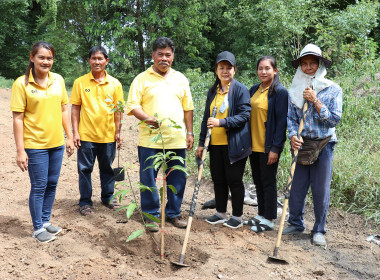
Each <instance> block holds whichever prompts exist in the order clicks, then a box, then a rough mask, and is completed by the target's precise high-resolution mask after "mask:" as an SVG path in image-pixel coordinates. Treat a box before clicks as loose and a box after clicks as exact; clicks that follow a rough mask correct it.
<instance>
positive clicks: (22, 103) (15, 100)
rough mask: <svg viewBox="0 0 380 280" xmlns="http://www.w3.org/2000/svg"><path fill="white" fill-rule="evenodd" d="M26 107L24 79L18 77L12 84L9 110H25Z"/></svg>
mask: <svg viewBox="0 0 380 280" xmlns="http://www.w3.org/2000/svg"><path fill="white" fill-rule="evenodd" d="M25 108H26V89H25V84H24V79H23V78H22V77H20V78H18V79H17V80H16V81H15V82H14V83H13V85H12V96H11V111H13V112H25Z"/></svg>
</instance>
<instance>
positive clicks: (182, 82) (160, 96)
mask: <svg viewBox="0 0 380 280" xmlns="http://www.w3.org/2000/svg"><path fill="white" fill-rule="evenodd" d="M152 59H153V62H154V65H153V66H152V67H150V68H149V69H148V70H146V71H145V72H143V73H140V74H139V75H138V76H137V77H136V78H135V79H134V80H133V83H132V85H131V87H130V90H129V95H128V102H127V113H128V115H134V116H135V117H136V118H137V119H139V120H145V123H142V124H140V127H139V133H140V135H139V144H138V156H139V161H140V181H141V183H142V184H143V185H145V186H148V187H154V188H157V186H156V183H155V178H156V177H157V173H158V170H156V171H155V170H154V169H153V168H148V169H146V167H148V166H150V165H152V162H153V160H152V159H149V160H146V159H147V158H148V157H150V156H153V155H155V154H156V153H158V152H161V151H162V143H161V141H159V142H158V143H154V142H152V141H151V140H150V139H151V138H152V137H154V133H155V132H153V133H152V134H153V135H150V134H149V129H148V127H147V125H151V126H155V127H157V119H156V118H155V117H154V115H155V114H157V115H158V119H164V118H169V119H171V120H173V121H175V122H176V123H177V124H179V125H181V128H180V129H177V128H174V127H171V126H170V125H169V121H165V122H163V127H162V132H163V139H164V145H165V150H166V151H174V152H175V153H176V155H177V156H181V157H183V158H185V157H186V150H188V151H189V150H191V148H192V147H193V142H194V134H193V110H194V105H193V100H192V97H191V93H190V87H189V82H188V80H187V78H186V77H185V76H184V75H183V74H181V73H180V72H178V71H175V70H174V69H172V68H171V65H172V62H173V59H174V43H173V41H172V40H171V39H169V38H166V37H160V38H158V39H157V40H156V41H155V42H154V43H153V52H152ZM156 135H157V134H156ZM168 165H169V169H170V166H174V165H182V166H184V164H182V163H181V162H180V161H178V160H173V161H170V162H169V164H168ZM145 169H146V170H145ZM166 180H167V184H168V185H173V186H174V187H175V188H176V190H177V194H175V193H173V192H172V191H171V190H170V189H168V195H167V196H168V202H167V204H166V210H165V211H166V215H167V218H168V221H169V222H171V223H172V224H173V225H174V226H176V227H180V228H184V227H186V225H187V222H186V221H185V220H184V219H183V218H182V217H181V204H182V199H183V194H184V191H185V185H186V174H185V173H184V172H182V171H179V170H175V171H173V172H171V173H170V174H169V176H168V177H167V178H166ZM141 209H142V211H144V212H146V213H149V214H151V215H153V216H156V217H159V215H160V212H159V209H160V201H159V196H158V194H157V193H156V192H150V191H144V192H141ZM148 222H149V223H152V222H151V221H148ZM148 229H149V230H150V231H158V228H157V227H149V228H148Z"/></svg>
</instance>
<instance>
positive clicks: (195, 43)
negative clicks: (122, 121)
mask: <svg viewBox="0 0 380 280" xmlns="http://www.w3.org/2000/svg"><path fill="white" fill-rule="evenodd" d="M379 7H380V5H379V0H372V1H370V0H361V1H359V0H284V1H280V0H229V1H227V0H212V1H205V0H202V1H201V0H168V1H159V0H84V1H82V0H3V1H2V3H1V5H0V14H1V18H0V51H1V54H2V59H1V65H0V86H1V87H8V88H9V87H10V86H11V83H12V80H13V79H15V78H17V77H18V76H20V75H22V73H23V72H24V71H25V69H26V67H27V64H28V57H29V49H30V47H31V45H32V44H33V43H34V42H36V41H38V40H45V41H48V42H50V43H52V44H53V45H54V47H55V49H56V57H55V62H54V69H53V71H54V72H57V73H60V74H61V75H62V76H63V77H64V78H65V81H66V83H67V85H68V87H70V86H71V85H72V84H73V82H74V80H75V79H76V78H77V77H78V76H80V75H82V74H84V73H86V72H88V71H89V69H90V68H89V66H88V63H87V56H88V50H89V49H90V48H91V47H92V46H94V45H98V44H101V45H103V46H105V47H106V48H107V50H108V51H109V55H110V64H109V67H108V71H109V73H110V74H111V75H113V76H115V77H117V78H118V79H119V80H120V81H121V82H122V83H123V86H124V90H125V92H128V88H129V84H130V83H131V81H132V79H133V78H134V77H135V76H136V75H137V74H138V73H140V72H142V71H144V70H145V69H146V68H147V67H149V66H150V64H151V44H152V42H153V41H154V40H155V39H156V38H157V37H158V36H168V37H171V38H172V39H173V40H174V42H175V44H176V52H175V56H176V57H175V60H174V63H173V67H174V68H175V69H176V70H179V71H182V72H184V73H185V74H186V76H187V77H188V78H189V80H190V83H191V87H192V93H193V98H194V101H195V106H196V110H195V114H194V129H195V132H196V134H197V133H198V132H199V125H200V120H201V117H202V113H203V109H204V108H203V107H204V101H205V93H206V92H207V89H208V88H209V87H210V86H211V84H212V83H213V79H214V74H213V69H214V60H215V57H216V54H217V53H219V52H220V51H223V50H229V51H231V52H233V53H234V54H235V56H236V58H237V65H238V70H239V71H238V74H237V79H238V80H240V81H241V82H243V83H244V84H245V85H246V86H247V87H251V86H252V85H253V84H254V83H256V82H258V79H257V76H256V70H255V69H256V61H257V59H258V58H259V57H260V56H262V55H273V56H274V57H276V59H277V62H278V66H279V70H280V76H281V80H282V82H283V84H284V85H285V86H286V87H288V86H289V85H290V81H291V79H292V75H294V69H292V67H291V64H290V61H291V60H292V59H293V58H295V57H296V56H297V55H298V54H299V52H300V51H301V49H302V48H303V46H304V45H306V44H307V43H310V42H311V43H316V44H318V45H319V46H320V47H321V48H322V49H323V51H324V54H325V55H326V56H327V57H329V58H331V59H332V60H333V65H332V67H331V68H330V69H329V71H328V75H329V78H331V79H333V80H334V81H336V82H337V83H339V84H340V86H341V87H342V88H343V91H344V112H343V118H342V121H341V123H340V124H339V127H338V129H337V133H338V137H339V141H340V142H339V144H338V145H337V146H336V153H335V162H334V165H335V166H334V173H333V181H332V191H331V196H332V200H331V203H332V205H334V206H339V207H342V208H344V209H346V210H349V211H351V212H356V213H363V214H365V215H366V217H367V218H369V219H373V220H374V221H376V222H377V223H380V209H379V205H380V193H379V192H380V190H379V181H380V171H379V169H380V168H379V166H380V162H379V159H380V154H379V151H380V128H379V127H380V126H379V124H380V109H379V108H380V96H379V88H380V86H379V80H380V77H379V75H380V74H379V73H378V72H380V71H379V66H380V58H379V52H378V48H379V42H380V27H379V22H378V21H379V15H380V8H379ZM376 74H377V75H376ZM189 161H190V162H189V167H190V170H191V171H193V172H196V168H195V163H194V162H193V157H192V156H190V157H189ZM289 166H290V154H289V145H288V144H287V145H286V148H285V150H284V152H283V154H282V157H281V161H280V168H279V173H278V181H279V183H278V185H279V188H282V187H283V186H285V183H286V181H287V176H288V169H289ZM206 170H207V169H206ZM205 175H206V176H207V173H206V174H205ZM245 180H246V181H247V182H248V181H250V180H251V179H250V172H249V165H248V166H247V171H246V176H245Z"/></svg>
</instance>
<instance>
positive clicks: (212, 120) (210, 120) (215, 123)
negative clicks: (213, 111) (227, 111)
mask: <svg viewBox="0 0 380 280" xmlns="http://www.w3.org/2000/svg"><path fill="white" fill-rule="evenodd" d="M213 127H219V119H215V118H212V117H210V118H208V120H207V128H213Z"/></svg>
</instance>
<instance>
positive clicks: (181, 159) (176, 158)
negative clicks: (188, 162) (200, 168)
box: [170, 156, 185, 163]
mask: <svg viewBox="0 0 380 280" xmlns="http://www.w3.org/2000/svg"><path fill="white" fill-rule="evenodd" d="M170 160H179V161H180V162H181V163H184V162H185V159H184V158H183V157H181V156H172V157H171V158H170Z"/></svg>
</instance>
